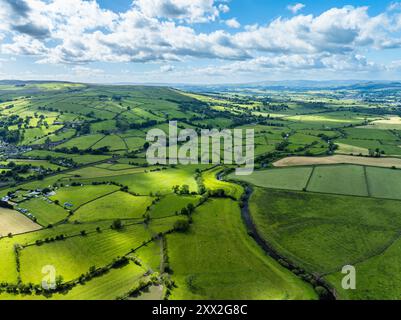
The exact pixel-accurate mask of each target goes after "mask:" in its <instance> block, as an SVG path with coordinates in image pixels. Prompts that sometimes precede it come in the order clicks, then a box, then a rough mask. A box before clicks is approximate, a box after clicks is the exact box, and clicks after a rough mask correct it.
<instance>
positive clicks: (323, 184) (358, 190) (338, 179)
mask: <svg viewBox="0 0 401 320" xmlns="http://www.w3.org/2000/svg"><path fill="white" fill-rule="evenodd" d="M364 170H365V169H364V168H363V167H361V166H354V165H338V166H335V165H334V166H319V167H316V168H315V169H314V171H313V173H312V176H311V179H310V182H309V184H308V186H307V190H308V191H312V192H322V193H334V194H345V195H355V196H368V195H369V192H368V187H367V185H366V178H365V172H364Z"/></svg>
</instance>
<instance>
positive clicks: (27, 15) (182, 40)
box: [0, 0, 401, 72]
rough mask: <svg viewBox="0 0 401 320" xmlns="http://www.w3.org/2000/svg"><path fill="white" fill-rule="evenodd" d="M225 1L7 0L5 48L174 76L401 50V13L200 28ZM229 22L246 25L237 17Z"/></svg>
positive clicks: (0, 6) (2, 20) (328, 62)
mask: <svg viewBox="0 0 401 320" xmlns="http://www.w3.org/2000/svg"><path fill="white" fill-rule="evenodd" d="M226 3H227V2H225V1H215V0H134V2H133V5H132V7H131V8H130V9H128V10H126V11H124V12H113V11H111V10H108V9H104V8H101V7H100V6H99V4H98V3H97V2H96V1H94V0H85V1H84V0H69V1H68V2H67V1H65V0H0V43H1V45H0V50H1V52H2V53H6V54H13V55H33V56H37V57H38V58H37V62H39V63H53V64H73V65H82V67H83V65H85V64H88V63H91V62H117V63H118V62H138V63H141V62H142V63H143V62H158V63H163V66H162V67H161V69H160V71H161V72H172V71H175V70H169V69H170V63H172V62H179V61H185V60H186V59H188V58H195V59H219V60H226V61H231V63H228V64H227V65H225V66H223V67H222V68H223V69H221V70H224V68H227V70H231V71H232V72H235V70H237V71H238V72H245V70H251V71H252V70H253V71H257V70H258V69H259V70H260V69H262V70H268V69H279V68H282V69H321V68H326V69H332V70H348V69H350V68H356V69H358V70H359V69H362V68H366V69H369V68H373V67H375V66H373V65H372V64H371V63H369V61H367V60H366V58H364V57H363V56H362V55H361V52H363V51H364V50H365V49H387V48H399V47H401V39H400V38H399V37H398V36H397V34H398V33H399V31H401V15H400V14H399V13H398V12H396V11H394V10H392V11H388V10H387V11H385V12H383V13H381V14H379V15H376V16H371V15H369V13H368V8H367V7H352V6H346V7H342V8H332V9H329V10H327V11H325V12H323V13H322V14H320V15H311V14H310V15H303V14H296V13H297V12H299V10H301V9H302V6H300V5H301V4H298V6H295V5H294V6H293V11H294V14H295V15H294V16H292V17H290V18H282V17H280V18H277V19H275V20H273V21H271V22H269V23H267V24H265V25H252V26H244V29H243V30H241V31H238V30H231V32H227V31H224V30H218V29H217V30H216V29H215V30H214V31H210V32H198V31H196V29H195V28H194V26H193V25H192V24H194V23H207V22H209V23H211V22H213V21H217V20H219V21H221V20H220V19H221V18H220V15H222V14H224V13H227V12H228V11H229V7H228V6H227V4H226ZM223 22H224V23H225V24H226V25H227V26H229V27H230V28H233V29H237V28H239V27H241V25H240V23H239V22H238V21H237V20H236V19H235V18H231V19H227V20H223ZM216 25H218V24H217V23H216ZM2 35H3V36H2ZM4 35H6V37H4ZM2 39H3V40H2ZM77 70H81V71H82V72H84V71H85V70H84V69H77ZM227 70H226V71H227ZM86 71H88V72H89V70H86ZM211 71H212V70H211Z"/></svg>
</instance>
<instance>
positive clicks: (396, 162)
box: [273, 155, 401, 168]
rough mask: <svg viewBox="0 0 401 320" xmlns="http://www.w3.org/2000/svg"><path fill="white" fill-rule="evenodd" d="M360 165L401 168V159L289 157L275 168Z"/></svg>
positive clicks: (338, 156) (280, 161) (278, 162)
mask: <svg viewBox="0 0 401 320" xmlns="http://www.w3.org/2000/svg"><path fill="white" fill-rule="evenodd" d="M341 163H344V164H359V165H365V166H375V167H384V168H391V167H396V168H401V159H398V158H368V157H356V156H346V155H335V156H329V157H288V158H284V159H281V160H279V161H276V162H275V163H274V164H273V165H274V166H275V167H292V166H308V165H320V164H322V165H325V164H341Z"/></svg>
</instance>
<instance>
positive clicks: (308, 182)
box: [305, 166, 316, 191]
mask: <svg viewBox="0 0 401 320" xmlns="http://www.w3.org/2000/svg"><path fill="white" fill-rule="evenodd" d="M315 169H316V166H313V167H312V171H311V173H310V175H309V178H308V181H307V182H306V185H305V190H306V191H308V188H309V184H310V183H311V181H312V178H313V174H314V173H315Z"/></svg>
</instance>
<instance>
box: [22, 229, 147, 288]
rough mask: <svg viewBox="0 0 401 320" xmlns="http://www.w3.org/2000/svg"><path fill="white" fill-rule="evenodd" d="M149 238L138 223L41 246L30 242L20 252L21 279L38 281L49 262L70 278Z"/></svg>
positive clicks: (66, 279)
mask: <svg viewBox="0 0 401 320" xmlns="http://www.w3.org/2000/svg"><path fill="white" fill-rule="evenodd" d="M81 229H83V230H84V229H85V226H81ZM150 238H151V235H150V234H149V232H148V231H146V230H145V228H144V227H143V226H142V225H133V226H128V227H125V228H124V229H123V230H122V231H114V230H110V229H109V230H104V231H101V232H100V233H98V232H95V233H91V234H89V235H87V236H81V235H77V236H75V237H72V238H69V239H66V240H64V241H57V242H53V243H49V244H44V245H42V246H37V245H33V246H30V247H27V248H24V249H23V250H22V251H21V257H20V259H21V260H20V263H21V279H22V281H23V282H24V283H29V282H32V283H36V284H39V283H40V282H41V279H42V278H43V275H42V273H41V270H42V267H43V266H46V265H53V266H54V267H55V268H56V271H57V274H58V275H62V276H63V278H64V281H70V280H73V279H76V278H78V277H79V276H80V275H81V274H83V273H86V272H87V271H88V270H89V268H90V267H92V266H97V267H100V266H105V265H107V264H109V263H111V262H112V260H113V259H114V258H117V257H118V256H120V257H121V256H123V255H125V254H128V253H129V252H130V251H131V250H132V249H135V248H137V247H139V246H140V245H141V244H142V242H143V241H146V240H149V239H150ZM116 244H118V245H116Z"/></svg>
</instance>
